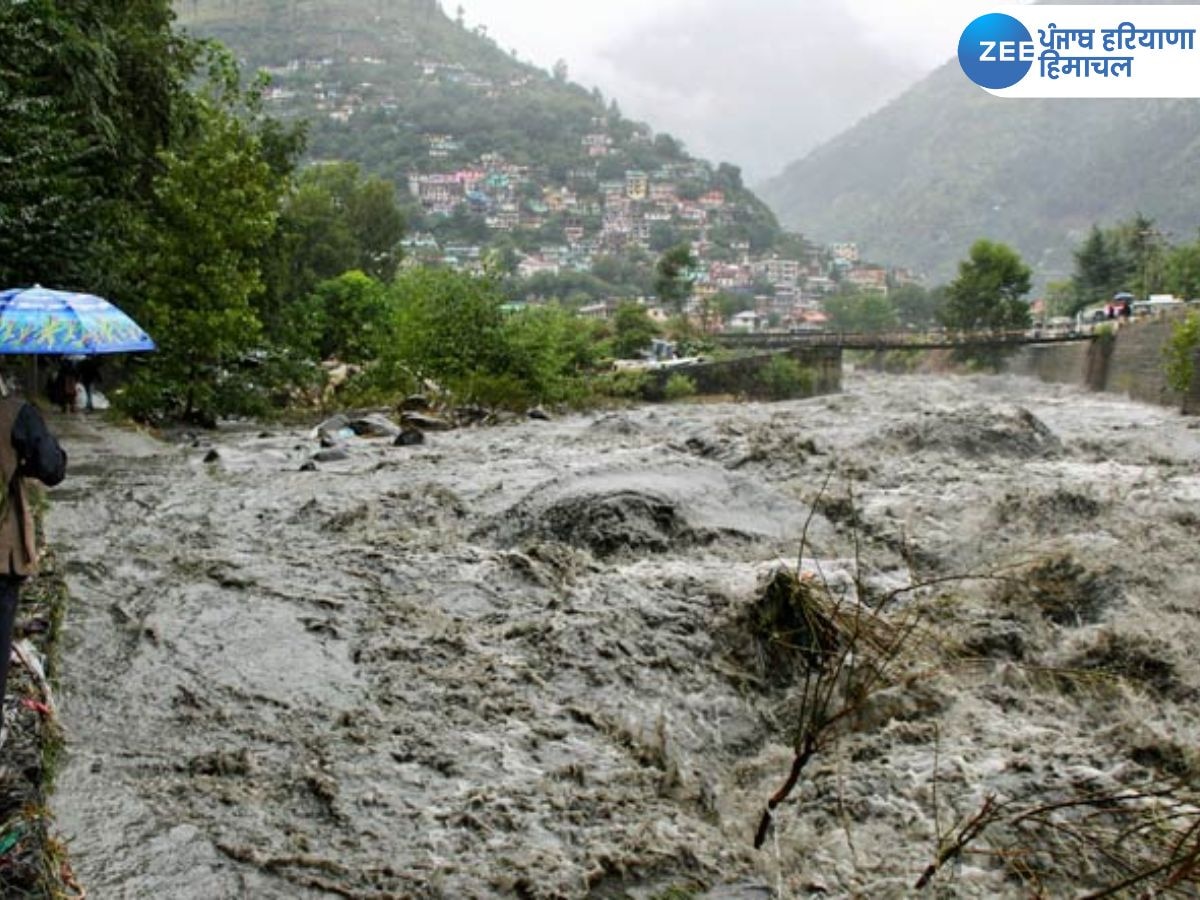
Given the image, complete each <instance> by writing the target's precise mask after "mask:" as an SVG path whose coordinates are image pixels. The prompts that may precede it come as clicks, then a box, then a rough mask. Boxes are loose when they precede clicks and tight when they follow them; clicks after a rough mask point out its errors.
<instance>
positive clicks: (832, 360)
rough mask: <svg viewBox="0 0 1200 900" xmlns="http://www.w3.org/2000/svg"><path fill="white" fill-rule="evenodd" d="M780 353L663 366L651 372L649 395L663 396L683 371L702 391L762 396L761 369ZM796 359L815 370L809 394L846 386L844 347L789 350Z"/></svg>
mask: <svg viewBox="0 0 1200 900" xmlns="http://www.w3.org/2000/svg"><path fill="white" fill-rule="evenodd" d="M778 355H780V354H777V353H763V354H758V355H755V356H740V357H738V358H737V359H727V360H721V361H720V362H709V363H701V364H700V365H696V366H681V367H679V368H674V369H659V370H657V371H654V372H650V373H649V380H648V383H647V385H646V390H645V396H646V399H648V400H661V399H663V396H664V392H665V389H666V384H667V381H668V380H669V379H670V378H671V376H672V375H675V374H682V375H686V376H687V377H688V378H690V379H691V380H692V381H693V382H694V383H695V385H696V392H697V393H699V394H737V395H741V396H745V397H759V396H762V393H763V391H762V383H761V380H760V379H759V374H758V373H759V371H760V370H761V369H762V368H763V366H765V365H767V363H769V362H770V361H771V360H772V359H773V358H774V357H775V356H778ZM785 355H787V356H790V357H791V358H792V359H794V360H796V362H798V363H799V364H800V366H801V368H803V369H805V370H806V371H808V372H811V373H812V378H813V384H812V390H811V391H810V392H808V393H807V394H806V396H812V397H815V396H819V395H821V394H836V393H838V392H839V391H840V390H841V389H842V351H841V349H840V348H838V347H802V348H793V349H791V350H788V351H787V353H786V354H785Z"/></svg>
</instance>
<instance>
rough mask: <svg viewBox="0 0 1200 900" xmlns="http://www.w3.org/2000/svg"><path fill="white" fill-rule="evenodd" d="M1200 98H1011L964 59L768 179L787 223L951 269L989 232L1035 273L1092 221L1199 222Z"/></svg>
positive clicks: (1057, 261) (1183, 225) (937, 273)
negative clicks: (981, 79) (998, 93)
mask: <svg viewBox="0 0 1200 900" xmlns="http://www.w3.org/2000/svg"><path fill="white" fill-rule="evenodd" d="M1198 165H1200V101H1197V100H1192V99H1185V100H1012V99H1003V98H999V97H993V96H992V95H990V94H988V93H987V92H986V91H983V90H982V89H980V88H978V87H977V86H976V85H974V84H972V83H971V82H970V80H969V79H968V78H967V77H966V76H965V75H964V74H963V72H962V70H961V68H960V67H959V64H958V61H957V59H955V60H953V61H951V62H948V63H946V64H945V65H943V66H942V67H941V68H939V69H938V70H936V71H935V72H934V73H933V74H931V75H930V76H929V77H927V78H926V79H924V80H923V81H921V82H920V83H918V84H917V85H915V86H914V87H912V88H911V89H909V90H908V91H907V92H905V93H904V94H903V95H902V96H901V97H899V98H898V99H897V100H895V101H894V102H892V103H890V104H888V105H887V106H886V107H884V108H883V109H881V110H879V111H878V112H876V113H873V114H872V115H870V116H867V117H866V118H865V119H863V120H862V121H861V122H859V123H858V124H857V125H855V126H854V127H853V128H851V129H849V130H848V131H846V132H845V133H843V134H841V135H839V136H838V137H837V138H835V139H833V140H832V141H829V142H828V143H826V144H824V145H823V146H821V147H819V148H818V149H816V150H814V151H813V152H811V153H809V154H808V155H806V156H805V157H803V158H802V159H800V160H798V161H797V162H795V163H793V164H792V165H790V166H788V167H787V168H786V169H785V170H784V171H783V172H782V173H781V174H780V175H778V176H776V177H775V178H772V179H770V180H769V181H767V182H766V183H765V184H763V185H761V186H760V187H759V192H760V195H761V196H762V197H763V198H764V199H765V200H766V201H767V202H768V203H769V204H770V205H771V207H772V208H773V209H774V210H775V212H776V214H777V215H778V216H779V217H780V220H781V221H782V222H783V223H784V225H785V226H790V227H802V228H803V229H804V231H805V233H806V234H807V235H808V236H809V237H810V238H813V239H816V240H818V241H837V240H855V241H857V242H858V243H859V245H860V247H861V249H862V251H863V252H864V253H865V254H866V255H867V256H869V257H870V258H872V259H876V260H879V261H881V262H887V263H894V264H903V265H911V266H913V267H914V268H916V269H918V270H920V271H923V272H925V273H926V274H927V275H928V276H930V277H931V279H933V280H945V279H947V278H949V277H952V276H953V275H954V273H955V270H956V265H957V263H958V261H959V260H961V259H963V258H964V257H965V256H966V253H967V250H968V249H969V248H970V245H971V244H972V243H973V242H974V241H975V240H977V239H978V238H981V237H986V238H990V239H993V240H1000V241H1004V242H1006V243H1009V244H1012V245H1013V246H1014V247H1016V248H1017V249H1018V250H1019V251H1020V252H1021V254H1022V255H1023V256H1024V257H1025V259H1026V261H1028V262H1029V263H1030V264H1031V265H1032V266H1034V267H1035V270H1036V271H1037V274H1038V276H1039V280H1047V279H1057V278H1062V277H1065V276H1067V275H1069V274H1070V273H1071V271H1072V269H1073V266H1074V258H1073V255H1072V252H1073V250H1074V249H1075V247H1077V246H1078V244H1079V243H1080V242H1081V240H1082V239H1083V237H1084V236H1085V235H1086V234H1087V232H1088V230H1089V229H1090V228H1091V226H1092V225H1093V224H1101V225H1104V224H1113V223H1115V222H1118V221H1122V220H1126V219H1129V218H1131V217H1132V216H1134V215H1135V214H1137V213H1139V212H1140V213H1142V214H1144V215H1146V216H1148V217H1150V218H1152V219H1154V220H1155V221H1156V223H1157V224H1158V226H1159V227H1160V228H1162V229H1163V230H1165V231H1166V232H1167V233H1168V235H1169V236H1170V237H1171V238H1172V239H1174V240H1189V239H1191V238H1193V237H1194V236H1195V233H1196V229H1197V226H1198V225H1200V214H1198V213H1197V209H1200V183H1198V182H1197V180H1196V179H1195V177H1194V173H1195V171H1196V170H1197V166H1198Z"/></svg>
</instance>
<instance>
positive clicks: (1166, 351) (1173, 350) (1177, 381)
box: [1163, 312, 1200, 394]
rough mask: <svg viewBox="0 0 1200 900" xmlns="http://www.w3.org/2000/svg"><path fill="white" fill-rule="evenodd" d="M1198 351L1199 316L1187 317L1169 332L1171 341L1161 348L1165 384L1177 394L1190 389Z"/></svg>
mask: <svg viewBox="0 0 1200 900" xmlns="http://www.w3.org/2000/svg"><path fill="white" fill-rule="evenodd" d="M1197 350H1200V315H1197V314H1196V313H1194V312H1193V313H1188V315H1187V317H1186V318H1185V319H1184V320H1183V321H1182V322H1179V323H1178V324H1176V325H1175V326H1174V327H1173V328H1172V330H1171V339H1170V341H1168V343H1167V345H1166V347H1164V348H1163V356H1164V360H1163V369H1164V371H1165V372H1166V376H1167V384H1169V385H1170V386H1171V388H1172V389H1173V390H1175V391H1176V392H1178V393H1181V394H1182V393H1185V392H1187V391H1188V390H1190V389H1191V386H1192V382H1193V380H1194V379H1195V376H1196V351H1197Z"/></svg>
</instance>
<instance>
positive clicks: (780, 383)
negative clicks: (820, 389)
mask: <svg viewBox="0 0 1200 900" xmlns="http://www.w3.org/2000/svg"><path fill="white" fill-rule="evenodd" d="M759 383H760V384H761V385H762V390H763V393H764V394H765V395H766V396H767V397H769V398H770V399H772V400H788V399H791V398H793V397H808V396H811V395H812V392H813V388H814V386H815V383H816V378H815V376H814V375H813V373H812V371H811V370H809V369H805V368H804V367H803V366H801V365H800V363H798V362H797V361H796V360H794V359H792V358H791V357H790V356H773V357H772V358H771V361H770V362H768V363H767V364H766V365H765V366H763V368H762V370H761V371H760V372H759Z"/></svg>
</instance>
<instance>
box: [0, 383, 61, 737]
mask: <svg viewBox="0 0 1200 900" xmlns="http://www.w3.org/2000/svg"><path fill="white" fill-rule="evenodd" d="M66 474H67V454H66V453H65V452H64V451H63V449H62V447H60V446H59V445H58V441H57V440H56V439H55V437H54V435H52V434H51V433H50V431H49V429H48V428H46V423H45V421H43V419H42V415H41V413H39V412H38V410H37V407H35V406H33V405H31V404H29V403H26V402H25V401H24V400H22V399H20V398H17V397H11V396H9V390H8V385H7V384H6V383H5V381H4V379H3V377H0V478H2V479H3V496H2V497H0V744H2V743H3V741H4V739H5V738H7V736H8V728H7V717H5V716H4V712H3V711H4V697H5V688H6V686H7V682H8V666H9V660H10V657H11V656H12V638H13V625H14V623H15V621H16V618H17V599H18V597H19V595H20V591H21V583H22V582H23V581H24V580H25V579H26V578H28V577H29V576H30V575H32V574H33V573H34V572H35V571H37V558H38V553H37V536H36V535H35V534H34V525H33V511H32V510H31V509H30V507H29V501H28V498H27V497H26V495H25V479H26V478H36V479H37V480H38V481H40V482H42V483H43V484H46V485H51V486H52V485H56V484H58V483H59V482H60V481H62V480H63V478H64V476H65V475H66Z"/></svg>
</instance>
